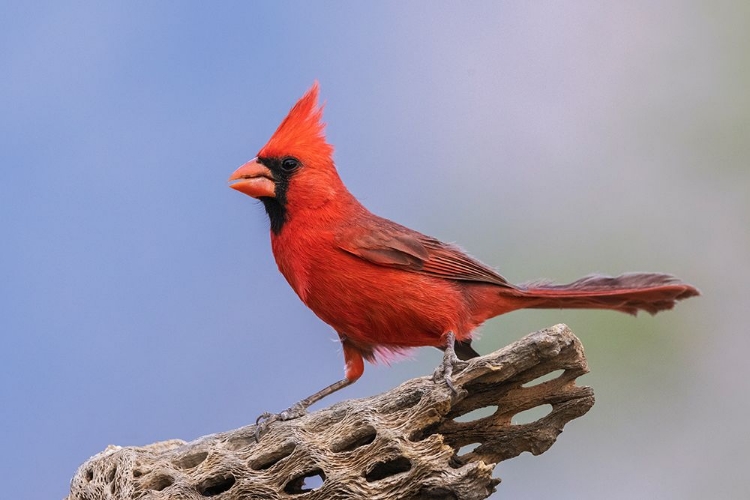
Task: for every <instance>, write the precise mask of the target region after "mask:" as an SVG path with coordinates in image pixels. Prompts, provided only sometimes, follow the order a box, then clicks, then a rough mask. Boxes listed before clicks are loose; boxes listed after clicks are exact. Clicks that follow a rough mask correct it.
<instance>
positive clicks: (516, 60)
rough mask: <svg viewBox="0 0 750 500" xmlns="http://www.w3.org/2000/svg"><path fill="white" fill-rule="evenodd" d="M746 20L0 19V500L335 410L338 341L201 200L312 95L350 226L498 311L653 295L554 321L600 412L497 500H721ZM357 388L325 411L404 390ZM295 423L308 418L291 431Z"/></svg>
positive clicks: (102, 8)
mask: <svg viewBox="0 0 750 500" xmlns="http://www.w3.org/2000/svg"><path fill="white" fill-rule="evenodd" d="M749 6H750V4H748V3H747V2H742V1H735V2H731V1H727V2H716V3H705V2H704V3H702V2H678V1H666V2H659V3H653V2H645V1H641V2H607V3H602V2H594V1H585V2H584V1H582V2H575V3H571V2H513V3H510V2H507V3H506V2H473V3H470V4H469V3H461V4H460V5H459V4H458V3H448V2H379V3H372V4H365V3H360V2H352V3H344V2H326V3H307V2H286V3H280V2H279V3H277V2H220V3H216V2H213V3H208V2H206V3H198V2H175V1H173V2H145V1H135V2H109V3H102V2H48V3H44V2H3V4H2V6H1V7H0V28H1V29H0V67H1V68H2V77H0V110H1V112H0V155H1V156H0V159H1V162H2V167H1V169H0V203H2V219H1V220H2V222H1V224H2V235H3V236H2V242H1V243H0V295H1V297H0V299H1V300H0V304H1V305H0V307H1V308H2V313H1V314H0V332H1V334H2V354H1V355H2V362H1V363H0V370H1V373H0V400H1V401H2V405H1V406H0V419H1V424H0V428H1V429H2V443H3V448H4V452H3V453H2V455H0V470H2V471H3V476H4V477H5V480H4V481H3V497H4V498H13V499H39V498H62V497H63V496H64V495H66V494H67V490H68V480H69V479H70V477H71V476H72V475H73V473H74V471H75V470H76V468H77V467H78V465H79V464H80V463H82V462H83V461H84V460H86V459H87V458H88V457H89V456H90V455H93V454H95V453H97V452H99V451H101V450H102V449H104V447H106V446H107V445H108V444H118V445H142V444H147V443H150V442H153V441H159V440H165V439H169V438H182V439H186V440H191V439H194V438H196V437H198V436H201V435H205V434H209V433H213V432H217V431H222V430H228V429H231V428H235V427H239V426H242V425H245V424H248V423H249V422H251V421H252V420H253V419H254V418H255V417H256V416H257V415H258V414H259V413H260V412H262V411H264V410H272V411H279V410H281V409H283V408H286V407H287V406H288V405H289V404H291V403H293V402H294V401H296V400H298V399H300V398H301V397H304V396H307V395H308V394H310V393H311V392H313V391H315V390H317V389H319V388H321V387H322V386H324V385H326V384H328V383H331V382H333V381H335V380H338V379H339V378H340V377H341V375H342V373H343V360H342V356H341V352H340V348H339V346H338V344H337V342H336V340H335V339H336V335H335V334H334V332H333V331H332V330H331V329H330V328H329V327H328V326H327V325H325V324H323V323H322V322H320V321H319V320H318V319H317V318H316V317H315V316H314V315H313V314H312V313H311V312H309V311H308V310H307V309H305V307H304V306H303V305H302V304H301V302H300V301H299V300H298V299H297V297H296V296H295V295H294V293H293V292H292V290H291V289H290V288H289V286H288V285H287V284H286V282H285V281H284V280H283V278H282V276H281V275H280V274H279V273H278V271H277V269H276V265H275V263H274V261H273V257H272V255H271V252H270V245H269V239H268V222H267V220H266V216H265V213H264V212H263V209H262V206H261V205H260V204H259V203H258V202H255V201H253V200H251V199H250V198H248V197H246V196H243V195H241V194H238V193H236V192H234V191H232V190H231V189H228V188H227V183H226V179H227V177H228V176H229V174H230V173H231V172H232V171H233V170H234V169H235V168H236V167H237V166H239V165H240V164H241V163H243V162H244V161H245V160H247V159H249V158H251V157H252V156H254V155H255V153H256V152H257V150H258V149H259V148H260V147H261V146H262V145H263V144H264V143H265V141H266V140H267V139H268V138H269V136H270V135H271V134H272V132H273V131H274V130H275V128H276V126H277V125H278V123H279V122H280V120H281V119H282V118H283V117H284V116H285V114H286V112H287V111H288V109H289V107H290V106H291V105H292V104H293V103H294V102H295V101H296V100H297V99H298V98H299V97H300V96H301V95H302V94H303V93H304V92H305V90H307V88H308V87H309V86H310V84H311V83H312V82H313V80H315V79H318V80H319V81H320V84H321V95H322V97H323V99H325V100H326V101H327V104H326V111H325V118H326V121H327V122H328V124H329V126H328V137H329V140H330V141H331V142H332V143H333V144H334V145H335V146H336V156H335V158H336V162H337V165H338V168H339V171H340V173H341V176H342V177H343V179H344V181H345V182H346V183H347V184H348V186H349V188H350V189H351V191H352V192H353V193H354V194H355V195H357V196H358V197H359V198H360V199H361V200H362V201H363V202H364V203H365V204H366V205H367V206H368V207H369V208H370V209H371V210H373V211H374V212H376V213H378V214H380V215H383V216H386V217H389V218H392V219H396V220H398V221H399V222H401V223H404V224H406V225H409V226H411V227H414V228H415V229H418V230H421V231H423V232H425V233H428V234H431V235H433V236H436V237H439V238H441V239H444V240H448V241H456V242H460V244H461V245H462V246H463V247H464V248H466V249H467V250H469V251H470V252H471V253H473V254H474V255H475V256H477V257H479V258H481V259H482V260H484V261H485V262H487V263H488V264H491V265H493V266H496V267H497V268H498V269H499V271H500V272H501V273H502V274H504V275H505V276H506V277H507V278H509V279H510V280H512V281H516V282H519V281H525V280H530V279H535V278H540V277H546V278H550V279H554V280H556V281H567V280H572V279H574V278H577V277H579V276H581V275H584V274H587V273H589V272H593V271H598V272H603V273H608V274H616V273H620V272H624V271H637V270H641V271H665V272H671V273H674V274H676V275H678V276H680V277H682V278H683V279H685V280H687V281H690V282H692V283H694V284H696V285H697V286H698V287H699V288H701V290H702V292H703V294H704V296H703V297H700V298H697V299H692V300H690V301H688V302H686V303H682V304H680V305H679V306H678V307H677V308H676V310H675V311H672V312H667V313H664V314H661V315H659V316H657V317H653V318H652V317H649V316H648V315H646V316H641V317H639V318H630V317H627V316H624V315H618V314H616V313H607V312H589V311H579V312H570V311H531V312H527V311H521V312H516V313H513V314H510V315H507V316H504V317H501V318H497V319H494V320H492V321H490V322H489V323H488V324H487V325H485V327H484V328H483V330H482V337H481V340H480V341H479V342H478V343H477V345H476V347H477V349H478V350H479V351H481V352H484V353H487V352H490V351H492V350H494V349H497V348H499V347H501V346H503V345H505V344H508V343H510V342H512V341H513V340H515V339H517V338H520V337H521V336H522V335H524V334H526V333H528V332H530V331H534V330H536V329H539V328H542V327H545V326H549V325H552V324H555V323H559V322H565V323H567V324H568V325H570V327H571V328H572V329H573V331H574V332H575V333H576V334H577V335H578V336H579V337H580V338H581V339H582V340H583V343H584V345H585V347H586V352H587V355H588V359H589V363H590V367H591V370H592V372H591V373H590V374H589V375H587V376H586V377H584V378H583V379H582V381H581V382H582V383H585V384H587V385H591V386H593V387H594V389H595V391H596V395H597V403H596V405H595V406H594V408H593V409H592V410H591V412H590V413H589V414H587V415H586V416H584V417H583V418H581V419H579V420H576V421H574V422H572V423H571V424H569V425H568V426H567V427H566V428H565V432H564V434H562V435H561V436H560V438H559V440H558V442H557V443H556V444H555V445H554V446H553V447H552V449H551V450H550V451H549V452H547V453H545V454H544V455H542V456H539V457H532V456H531V455H528V454H525V455H522V456H521V457H519V458H517V459H515V460H511V461H509V462H506V463H503V464H501V465H500V466H499V467H498V468H497V469H496V475H498V476H500V477H501V478H502V479H503V482H502V483H501V484H500V486H499V493H498V494H496V496H497V498H501V497H502V498H530V499H533V498H550V497H552V496H554V497H555V498H570V499H574V498H575V499H589V498H591V499H600V498H609V499H630V498H681V499H685V498H694V499H703V498H739V497H743V496H744V495H745V494H747V492H748V491H750V488H749V487H748V482H747V473H746V466H747V458H746V456H747V449H748V447H749V446H750V436H749V435H748V431H747V427H746V421H747V415H748V411H749V410H750V402H748V394H749V393H750V391H749V390H748V377H749V376H750V370H749V369H748V360H747V353H748V352H749V351H750V335H748V333H747V321H748V320H747V318H748V314H749V313H750V300H748V297H750V293H749V292H748V283H750V258H749V257H750V168H749V164H750V146H749V144H750V141H748V137H750V98H749V96H750V93H748V88H750V51H748V50H747V49H748V47H750V31H748V30H747V23H746V20H747V18H748V15H750V7H749ZM439 358H440V353H439V352H438V351H437V350H434V349H421V350H417V351H414V353H413V360H412V361H404V362H399V363H397V364H395V365H393V366H392V367H390V368H388V367H381V366H378V367H372V366H368V367H367V368H366V371H365V375H364V377H363V378H362V379H361V380H360V381H359V382H358V383H357V384H355V385H354V386H353V387H351V388H348V389H346V390H344V391H341V392H340V393H339V394H337V395H335V396H334V397H331V398H330V399H328V400H326V401H325V404H330V403H333V402H334V401H336V400H340V399H344V398H352V397H363V396H367V395H371V394H375V393H377V392H380V391H384V390H386V389H388V388H390V387H393V386H394V385H396V384H398V383H400V382H402V381H404V380H406V379H408V378H411V377H416V376H420V375H425V374H428V373H431V371H432V369H433V368H434V366H435V365H436V363H437V362H438V360H439ZM317 407H320V405H318V406H317Z"/></svg>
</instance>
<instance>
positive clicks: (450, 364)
mask: <svg viewBox="0 0 750 500" xmlns="http://www.w3.org/2000/svg"><path fill="white" fill-rule="evenodd" d="M455 346H456V335H455V334H454V333H453V332H448V333H447V334H446V336H445V348H444V349H443V361H442V362H441V363H440V365H438V367H437V368H436V369H435V373H433V375H432V378H433V380H435V382H438V381H440V380H441V379H442V380H443V381H444V382H445V385H447V386H448V388H449V389H450V390H451V392H452V393H453V395H454V396H458V395H459V391H458V389H456V386H455V385H453V381H452V380H451V376H452V375H453V370H454V369H456V368H458V369H459V370H463V369H464V368H465V367H466V362H465V361H461V360H460V359H458V356H456V347H455Z"/></svg>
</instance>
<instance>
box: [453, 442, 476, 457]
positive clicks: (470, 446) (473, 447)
mask: <svg viewBox="0 0 750 500" xmlns="http://www.w3.org/2000/svg"><path fill="white" fill-rule="evenodd" d="M481 444H482V443H471V444H467V445H464V446H462V447H460V448H459V449H458V450H456V455H458V456H459V457H462V456H464V455H466V454H467V453H471V452H472V451H474V450H476V449H477V446H479V445H481Z"/></svg>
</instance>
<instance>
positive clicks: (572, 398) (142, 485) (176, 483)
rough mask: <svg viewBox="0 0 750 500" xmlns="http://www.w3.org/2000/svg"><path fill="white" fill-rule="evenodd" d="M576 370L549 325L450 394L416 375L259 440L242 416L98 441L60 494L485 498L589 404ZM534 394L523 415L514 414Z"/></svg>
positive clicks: (462, 377)
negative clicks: (113, 442) (154, 438)
mask: <svg viewBox="0 0 750 500" xmlns="http://www.w3.org/2000/svg"><path fill="white" fill-rule="evenodd" d="M587 371H588V368H587V365H586V359H585V357H584V354H583V347H582V346H581V343H580V341H579V340H578V339H577V338H576V337H575V336H574V335H573V333H572V332H571V331H570V330H569V329H568V328H567V326H565V325H556V326H553V327H551V328H547V329H544V330H540V331H538V332H535V333H532V334H529V335H527V336H526V337H524V338H522V339H521V340H519V341H517V342H515V343H513V344H511V345H509V346H507V347H505V348H503V349H500V350H498V351H496V352H494V353H492V354H488V355H486V356H482V357H479V358H474V359H472V360H470V361H468V362H466V366H465V367H464V368H463V369H462V370H461V371H459V372H457V373H456V374H454V378H453V380H454V384H455V386H456V387H457V388H458V389H459V392H460V394H459V396H458V397H454V398H452V397H451V396H452V394H451V392H450V390H449V389H448V388H447V387H446V385H445V384H444V383H436V382H434V381H433V379H432V377H421V378H416V379H412V380H409V381H407V382H405V383H403V384H401V385H400V386H398V387H396V388H394V389H392V390H390V391H388V392H386V393H384V394H380V395H377V396H373V397H370V398H365V399H358V400H349V401H343V402H341V403H338V404H335V405H333V406H331V407H329V408H326V409H323V410H320V411H317V412H315V413H312V414H309V415H306V416H304V417H302V418H300V419H297V420H292V421H289V422H277V423H274V424H273V425H272V426H271V428H270V429H269V431H268V433H267V434H265V435H264V436H263V437H262V439H261V440H260V443H255V440H254V433H255V426H254V425H250V426H246V427H242V428H239V429H235V430H232V431H228V432H222V433H218V434H212V435H209V436H204V437H202V438H199V439H197V440H195V441H192V442H184V441H182V440H171V441H163V442H159V443H154V444H151V445H148V446H143V447H132V446H129V447H119V446H109V447H107V449H106V450H104V451H103V452H101V453H99V454H98V455H95V456H93V457H91V458H90V459H89V460H88V461H86V462H85V463H84V464H83V465H81V466H80V468H79V469H78V471H77V472H76V474H75V476H74V477H73V480H72V481H71V488H70V494H69V495H68V497H67V500H105V499H107V500H119V499H123V500H124V499H128V500H129V499H135V498H139V499H196V500H197V499H205V498H207V497H215V498H216V499H222V500H239V499H261V498H262V499H289V498H300V499H305V500H313V499H350V498H367V499H369V500H380V499H401V498H405V499H412V498H413V499H417V498H426V499H462V500H464V499H466V500H473V499H482V498H487V497H488V496H489V495H490V494H491V493H492V492H493V491H494V490H495V488H496V486H497V485H498V483H499V482H500V480H499V479H496V478H493V477H492V472H493V469H494V467H495V465H496V464H498V463H499V462H501V461H503V460H508V459H510V458H513V457H516V456H518V455H519V454H521V453H522V452H524V451H528V452H531V453H532V454H534V455H538V454H540V453H544V452H545V451H546V450H547V449H549V447H550V446H552V444H553V443H554V442H555V440H556V439H557V436H558V435H559V434H560V432H562V429H563V427H564V426H565V424H566V423H567V422H569V421H570V420H572V419H574V418H577V417H580V416H581V415H583V414H585V413H586V412H587V411H588V410H589V409H590V408H591V406H592V405H593V404H594V394H593V390H592V389H591V388H589V387H579V386H577V385H576V384H575V380H576V378H577V377H579V376H580V375H583V374H584V373H587ZM553 372H555V373H554V375H556V376H555V377H554V378H550V379H549V380H546V381H542V382H539V381H537V380H536V379H539V378H540V377H544V376H545V375H548V374H550V373H553ZM547 378H549V376H548V377H547ZM545 405H549V406H547V407H546V408H551V410H550V411H549V412H548V413H547V414H546V415H544V416H539V417H538V418H536V419H535V420H533V421H531V422H528V423H519V422H518V418H516V419H514V416H516V415H517V414H518V413H520V412H523V411H525V410H530V409H533V408H537V407H540V406H541V407H545ZM481 408H486V410H485V413H484V414H482V415H480V416H479V417H476V418H473V419H469V421H466V420H467V414H468V413H470V412H473V411H474V410H477V409H481ZM472 415H473V414H472ZM477 443H478V445H477V446H476V447H475V448H474V449H472V450H470V451H465V450H466V448H464V447H467V445H470V444H477ZM462 448H464V449H463V450H462ZM313 479H314V480H315V481H313ZM313 483H314V484H313ZM307 485H311V486H315V487H314V488H313V489H310V486H307Z"/></svg>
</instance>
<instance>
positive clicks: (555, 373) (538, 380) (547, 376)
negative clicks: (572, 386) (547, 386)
mask: <svg viewBox="0 0 750 500" xmlns="http://www.w3.org/2000/svg"><path fill="white" fill-rule="evenodd" d="M563 373H565V370H555V371H552V372H549V373H546V374H544V375H542V376H541V377H537V378H535V379H534V380H529V381H528V382H526V383H525V384H523V385H522V386H521V387H534V386H535V385H539V384H543V383H545V382H549V381H550V380H554V379H556V378H559V377H560V375H562V374H563Z"/></svg>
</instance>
